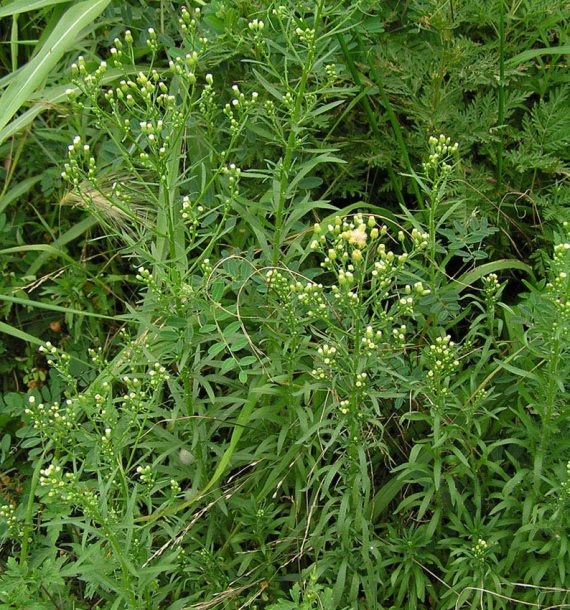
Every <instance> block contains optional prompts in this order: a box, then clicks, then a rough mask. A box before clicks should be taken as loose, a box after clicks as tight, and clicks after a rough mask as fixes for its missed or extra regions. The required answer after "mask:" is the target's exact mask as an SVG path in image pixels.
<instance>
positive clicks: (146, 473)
mask: <svg viewBox="0 0 570 610" xmlns="http://www.w3.org/2000/svg"><path fill="white" fill-rule="evenodd" d="M137 474H138V476H139V479H140V481H141V483H142V484H143V485H145V486H146V487H152V486H153V485H154V483H155V481H156V475H155V473H154V472H153V469H152V466H151V465H150V464H147V465H146V466H137Z"/></svg>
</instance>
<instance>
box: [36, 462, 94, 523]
mask: <svg viewBox="0 0 570 610" xmlns="http://www.w3.org/2000/svg"><path fill="white" fill-rule="evenodd" d="M39 482H40V486H41V487H46V488H47V489H48V492H47V497H48V498H51V499H54V500H58V501H60V502H62V503H64V504H68V505H69V506H78V507H80V508H81V510H82V511H83V513H84V514H85V516H86V517H96V516H98V514H99V502H98V498H97V494H96V492H95V491H94V490H93V489H91V488H89V487H87V486H85V485H82V484H80V483H79V481H78V480H77V476H76V475H75V474H74V473H72V472H66V473H64V472H63V470H62V468H61V466H59V465H57V464H54V463H52V464H50V465H49V466H48V467H47V468H44V469H43V470H40V480H39Z"/></svg>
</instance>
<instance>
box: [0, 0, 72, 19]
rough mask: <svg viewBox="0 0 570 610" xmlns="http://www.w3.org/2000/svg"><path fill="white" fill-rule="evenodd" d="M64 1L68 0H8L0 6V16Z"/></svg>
mask: <svg viewBox="0 0 570 610" xmlns="http://www.w3.org/2000/svg"><path fill="white" fill-rule="evenodd" d="M64 2H69V0H15V2H10V4H8V5H6V6H3V7H2V8H0V18H2V17H8V16H9V15H19V14H20V13H27V12H29V11H37V10H38V9H41V8H47V7H48V6H53V5H54V4H63V3H64Z"/></svg>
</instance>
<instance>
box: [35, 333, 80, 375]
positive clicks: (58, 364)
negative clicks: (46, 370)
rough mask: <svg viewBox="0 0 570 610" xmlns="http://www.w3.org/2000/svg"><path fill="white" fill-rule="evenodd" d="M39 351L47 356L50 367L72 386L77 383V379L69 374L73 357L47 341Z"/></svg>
mask: <svg viewBox="0 0 570 610" xmlns="http://www.w3.org/2000/svg"><path fill="white" fill-rule="evenodd" d="M38 351H39V352H40V353H41V354H45V356H46V359H47V363H48V366H51V367H53V368H54V369H55V370H56V371H57V372H58V373H59V374H60V375H61V376H62V377H63V378H64V379H65V380H66V381H67V382H69V383H70V385H73V384H74V383H75V378H74V377H73V376H72V375H71V374H70V372H69V365H70V363H71V357H70V356H69V354H67V353H65V352H64V351H62V350H61V349H58V348H57V347H55V345H53V344H52V343H51V341H46V342H45V343H44V344H43V345H40V347H39V348H38Z"/></svg>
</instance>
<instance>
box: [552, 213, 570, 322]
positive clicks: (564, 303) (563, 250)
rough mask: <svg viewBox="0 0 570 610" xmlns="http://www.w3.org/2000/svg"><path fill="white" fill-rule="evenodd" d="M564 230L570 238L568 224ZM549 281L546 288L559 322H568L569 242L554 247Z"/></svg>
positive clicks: (569, 311) (565, 224)
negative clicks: (558, 316) (556, 311)
mask: <svg viewBox="0 0 570 610" xmlns="http://www.w3.org/2000/svg"><path fill="white" fill-rule="evenodd" d="M563 227H564V229H565V230H566V231H567V232H568V236H569V237H570V223H568V222H565V223H564V225H563ZM550 277H551V279H550V281H549V282H548V284H547V286H546V288H547V291H548V292H549V293H550V295H551V298H552V301H553V303H554V305H555V307H556V309H557V310H558V312H559V314H560V319H561V321H564V322H566V321H570V242H562V243H559V244H556V246H554V252H553V255H552V262H551V264H550Z"/></svg>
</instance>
